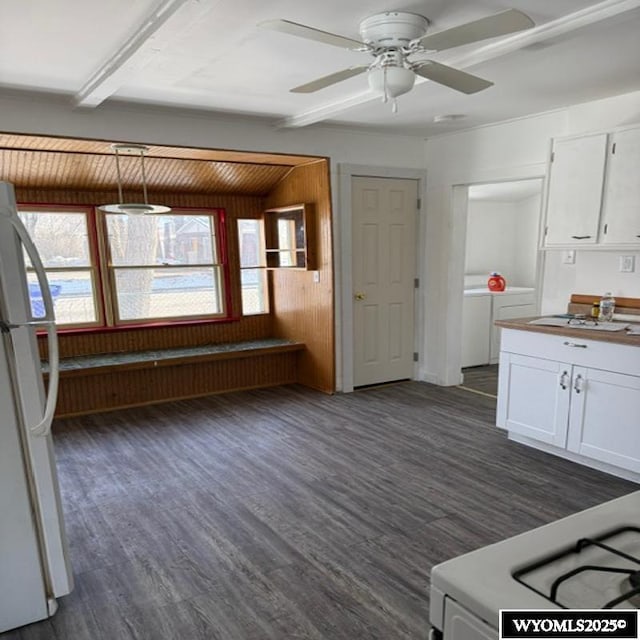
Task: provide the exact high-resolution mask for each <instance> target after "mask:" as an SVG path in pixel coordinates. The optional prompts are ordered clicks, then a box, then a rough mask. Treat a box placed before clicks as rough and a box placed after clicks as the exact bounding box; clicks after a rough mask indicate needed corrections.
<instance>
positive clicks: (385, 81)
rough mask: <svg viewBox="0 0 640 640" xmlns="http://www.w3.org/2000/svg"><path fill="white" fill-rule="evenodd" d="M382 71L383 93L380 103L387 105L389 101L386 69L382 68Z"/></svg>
mask: <svg viewBox="0 0 640 640" xmlns="http://www.w3.org/2000/svg"><path fill="white" fill-rule="evenodd" d="M383 71H384V93H383V95H382V102H384V103H385V104H387V102H388V100H389V94H388V93H387V67H384V68H383Z"/></svg>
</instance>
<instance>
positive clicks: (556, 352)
mask: <svg viewBox="0 0 640 640" xmlns="http://www.w3.org/2000/svg"><path fill="white" fill-rule="evenodd" d="M500 349H501V350H502V351H506V352H509V353H519V354H522V355H535V356H536V357H537V358H546V359H548V360H557V361H559V362H568V363H571V364H574V365H578V366H582V367H594V368H597V369H602V370H605V371H617V372H618V373H625V374H629V375H635V376H640V347H634V346H630V345H623V344H614V343H611V342H603V341H600V340H589V339H586V338H584V339H583V338H577V337H569V336H556V335H549V334H543V333H536V332H534V331H518V330H517V329H502V336H501V339H500Z"/></svg>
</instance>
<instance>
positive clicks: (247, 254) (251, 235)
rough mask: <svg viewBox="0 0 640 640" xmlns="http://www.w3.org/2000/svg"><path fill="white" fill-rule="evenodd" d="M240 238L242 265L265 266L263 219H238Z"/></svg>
mask: <svg viewBox="0 0 640 640" xmlns="http://www.w3.org/2000/svg"><path fill="white" fill-rule="evenodd" d="M238 240H239V242H240V266H241V267H261V266H263V265H264V251H263V249H262V221H261V220H238Z"/></svg>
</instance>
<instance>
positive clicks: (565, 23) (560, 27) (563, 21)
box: [275, 0, 640, 129]
mask: <svg viewBox="0 0 640 640" xmlns="http://www.w3.org/2000/svg"><path fill="white" fill-rule="evenodd" d="M638 7H640V0H604V2H599V3H598V4H595V5H592V6H590V7H586V8H585V9H581V10H580V11H576V12H574V13H570V14H567V15H566V16H562V17H561V18H558V19H556V20H551V21H550V22H546V23H544V24H541V25H539V26H537V27H533V28H532V29H527V30H526V31H520V32H519V33H516V34H514V35H511V36H507V37H506V38H501V39H500V40H498V41H496V42H492V43H491V44H488V45H485V46H482V47H479V48H478V49H474V50H473V51H471V52H468V53H464V54H458V55H456V54H455V53H451V54H448V55H445V56H439V55H438V56H437V57H438V62H442V63H444V64H448V65H453V66H455V67H458V68H461V69H464V68H466V67H470V66H473V65H476V64H480V63H482V62H487V61H489V60H493V59H494V58H498V57H500V56H503V55H505V54H508V53H512V52H514V51H517V50H519V49H523V48H524V47H528V46H530V45H532V44H535V43H538V42H544V41H545V40H549V39H551V38H555V37H558V36H561V35H564V34H566V33H570V32H572V31H574V30H576V29H580V28H582V27H586V26H588V25H590V24H595V23H597V22H601V21H603V20H606V19H607V18H612V17H614V16H617V15H619V14H621V13H626V12H628V11H632V10H633V9H637V8H638ZM425 82H429V80H427V79H425V78H421V77H416V85H418V84H423V83H425ZM373 100H380V96H379V95H378V94H376V93H373V92H371V91H366V92H363V93H359V94H357V95H354V96H350V97H348V98H345V99H344V100H338V101H334V102H330V103H327V104H324V105H321V106H320V107H316V108H314V109H310V110H308V111H304V112H302V113H299V114H295V115H292V116H288V117H286V118H283V119H282V120H279V121H278V122H276V123H275V127H276V128H278V129H286V128H297V127H306V126H307V125H310V124H315V123H317V122H321V121H323V120H327V119H328V118H330V117H332V116H335V115H338V114H340V113H342V112H344V111H347V110H348V109H352V108H354V107H357V106H360V105H362V104H367V103H369V102H371V101H373Z"/></svg>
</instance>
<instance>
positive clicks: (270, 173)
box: [0, 134, 321, 196]
mask: <svg viewBox="0 0 640 640" xmlns="http://www.w3.org/2000/svg"><path fill="white" fill-rule="evenodd" d="M111 144H112V143H111V142H105V141H97V140H76V139H67V138H53V137H45V136H26V135H13V134H0V167H1V170H0V179H2V180H7V181H9V182H12V183H13V184H15V185H16V186H18V187H21V188H30V189H59V190H64V189H74V190H83V191H98V190H113V189H115V188H116V186H117V174H116V164H115V158H114V153H113V151H112V149H111ZM320 159H321V158H318V157H312V156H292V155H279V154H265V153H249V152H241V151H221V150H214V149H194V148H187V147H163V146H153V145H149V151H148V152H147V154H146V157H145V173H146V178H147V187H148V189H149V191H152V192H156V193H161V192H174V193H175V192H183V193H217V194H244V195H252V196H266V195H267V194H268V193H269V192H270V191H271V190H272V189H273V188H274V187H275V185H276V184H278V183H279V182H280V181H281V180H282V179H283V178H284V177H285V176H286V175H287V174H288V173H289V171H290V170H291V169H292V168H293V167H295V166H300V165H304V164H309V163H314V162H317V161H318V160H320ZM120 166H121V174H122V183H123V187H124V189H125V191H127V193H134V192H136V191H137V192H140V191H141V185H142V174H141V171H140V161H139V159H137V158H134V157H127V156H121V165H120Z"/></svg>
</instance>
